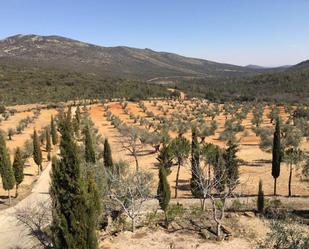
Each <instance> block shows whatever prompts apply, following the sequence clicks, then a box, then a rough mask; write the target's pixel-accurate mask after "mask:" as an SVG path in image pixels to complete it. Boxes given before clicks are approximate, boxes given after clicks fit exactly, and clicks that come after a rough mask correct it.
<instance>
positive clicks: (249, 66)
mask: <svg viewBox="0 0 309 249" xmlns="http://www.w3.org/2000/svg"><path fill="white" fill-rule="evenodd" d="M245 67H246V68H251V69H268V67H262V66H259V65H253V64H249V65H247V66H245Z"/></svg>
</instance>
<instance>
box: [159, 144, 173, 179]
mask: <svg viewBox="0 0 309 249" xmlns="http://www.w3.org/2000/svg"><path fill="white" fill-rule="evenodd" d="M173 159H174V155H173V151H172V148H171V146H170V145H166V144H164V145H163V146H162V148H161V149H160V151H159V155H158V157H157V160H158V162H159V164H160V165H162V167H165V169H166V174H167V175H169V174H170V173H171V167H172V166H173Z"/></svg>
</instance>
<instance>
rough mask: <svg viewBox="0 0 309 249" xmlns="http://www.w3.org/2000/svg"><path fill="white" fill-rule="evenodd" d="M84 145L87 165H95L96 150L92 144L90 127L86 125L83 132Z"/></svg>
mask: <svg viewBox="0 0 309 249" xmlns="http://www.w3.org/2000/svg"><path fill="white" fill-rule="evenodd" d="M83 134H84V144H85V161H86V162H87V163H95V162H96V158H95V150H94V145H93V142H92V136H91V133H90V128H89V125H86V126H85V127H84V130H83Z"/></svg>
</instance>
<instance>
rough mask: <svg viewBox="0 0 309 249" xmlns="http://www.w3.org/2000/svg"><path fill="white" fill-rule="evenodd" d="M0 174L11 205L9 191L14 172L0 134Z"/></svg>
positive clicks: (13, 183) (12, 182) (13, 182)
mask: <svg viewBox="0 0 309 249" xmlns="http://www.w3.org/2000/svg"><path fill="white" fill-rule="evenodd" d="M0 170H1V171H0V172H1V178H2V186H3V189H4V190H6V191H8V196H9V200H10V204H11V195H10V190H11V189H13V188H14V186H15V178H14V171H13V169H12V165H11V160H10V154H9V152H8V149H7V147H6V143H5V139H4V137H3V134H0Z"/></svg>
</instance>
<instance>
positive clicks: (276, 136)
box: [271, 119, 282, 195]
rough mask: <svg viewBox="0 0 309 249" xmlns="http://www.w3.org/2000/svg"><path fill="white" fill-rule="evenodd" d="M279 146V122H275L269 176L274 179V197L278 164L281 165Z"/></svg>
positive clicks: (278, 169) (278, 170)
mask: <svg viewBox="0 0 309 249" xmlns="http://www.w3.org/2000/svg"><path fill="white" fill-rule="evenodd" d="M281 153H282V152H281V145H280V120H279V119H277V120H276V129H275V133H274V140H273V151H272V157H273V158H272V169H271V174H272V176H273V178H274V195H276V194H277V193H276V190H277V188H276V187H277V178H278V177H279V176H280V164H281Z"/></svg>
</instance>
